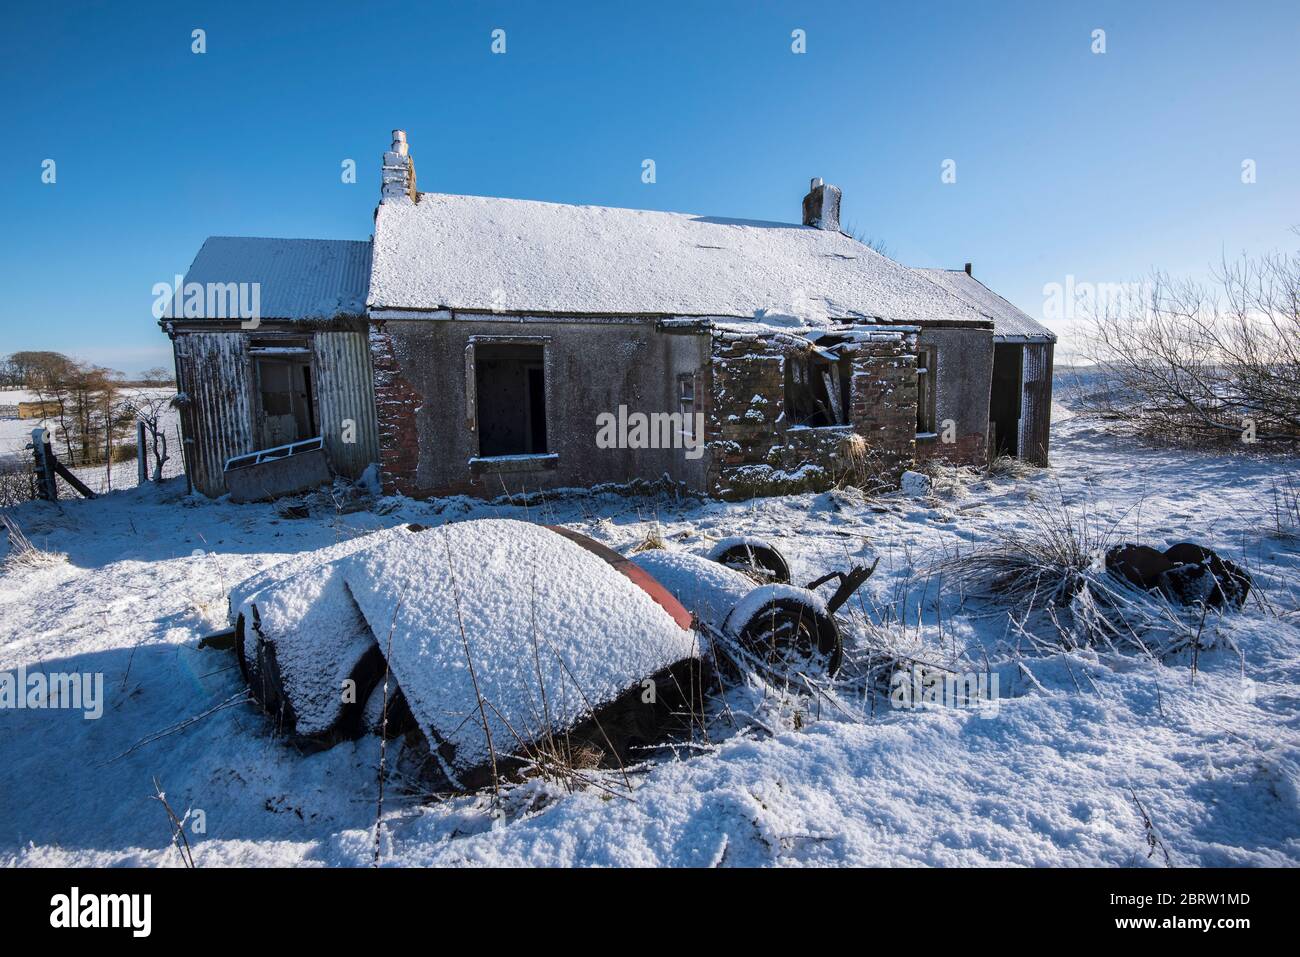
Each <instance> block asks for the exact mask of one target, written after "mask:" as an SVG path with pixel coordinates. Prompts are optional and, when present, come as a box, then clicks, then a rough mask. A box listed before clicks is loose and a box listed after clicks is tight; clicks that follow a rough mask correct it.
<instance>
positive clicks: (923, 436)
mask: <svg viewBox="0 0 1300 957" xmlns="http://www.w3.org/2000/svg"><path fill="white" fill-rule="evenodd" d="M938 437H939V433H938V432H917V433H916V441H918V442H933V441H934V440H935V439H937V438H938Z"/></svg>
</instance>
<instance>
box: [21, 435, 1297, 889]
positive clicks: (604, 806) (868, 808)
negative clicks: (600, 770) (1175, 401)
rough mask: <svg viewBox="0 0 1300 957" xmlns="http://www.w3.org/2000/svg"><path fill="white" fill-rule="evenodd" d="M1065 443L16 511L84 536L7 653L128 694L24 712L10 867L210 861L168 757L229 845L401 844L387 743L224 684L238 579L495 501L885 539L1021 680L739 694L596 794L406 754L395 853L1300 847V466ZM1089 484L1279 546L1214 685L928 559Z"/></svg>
mask: <svg viewBox="0 0 1300 957" xmlns="http://www.w3.org/2000/svg"><path fill="white" fill-rule="evenodd" d="M1053 460H1054V465H1053V467H1052V468H1051V469H1049V470H1045V471H1042V472H1039V473H1036V474H1034V475H1032V476H1030V477H1028V478H1021V479H1012V478H1005V479H993V480H989V481H987V482H983V483H976V484H975V485H973V486H971V487H970V488H969V490H968V492H967V493H966V494H965V495H961V496H958V497H954V498H952V499H944V500H937V501H927V500H922V499H912V498H906V497H904V496H902V495H901V494H895V495H892V496H885V497H882V498H878V499H871V500H866V501H864V500H862V499H861V498H859V497H857V496H855V495H853V494H846V493H827V494H821V495H811V494H810V495H799V496H791V497H786V498H775V499H763V500H757V501H753V502H746V503H736V504H727V503H718V502H700V501H689V502H678V501H675V500H673V499H671V498H667V497H662V498H658V499H636V498H620V497H615V496H612V495H574V496H570V497H560V498H557V499H555V500H552V501H550V502H548V503H547V504H545V505H542V506H537V505H534V506H533V507H531V508H525V507H522V506H508V505H506V506H500V505H491V504H485V503H479V502H475V501H471V500H466V499H444V500H439V501H431V502H415V501H410V500H405V499H388V500H384V501H383V502H382V503H381V506H382V507H381V508H379V509H376V510H374V511H358V512H341V511H338V510H335V509H332V508H327V507H322V506H319V505H318V506H317V507H314V508H313V510H312V513H311V515H310V517H309V518H306V519H290V518H288V517H282V516H281V515H280V514H279V513H277V510H276V509H275V508H274V507H273V506H270V505H258V506H236V505H231V504H228V503H224V502H209V501H206V500H204V499H201V498H189V499H187V498H185V497H184V495H183V485H182V484H180V483H178V482H176V481H173V482H170V483H167V484H166V485H164V486H162V487H161V488H157V487H149V488H145V489H139V490H131V491H126V492H121V493H117V494H115V495H113V496H111V497H107V498H102V499H100V500H97V501H89V502H87V501H71V502H64V503H61V504H58V505H53V504H49V503H33V504H31V505H28V506H23V507H22V508H20V509H17V510H15V511H12V512H11V513H10V514H11V517H12V518H14V519H15V520H16V521H17V522H18V524H19V525H20V526H21V527H22V528H23V530H24V531H25V532H26V533H27V535H28V536H29V537H30V538H31V540H32V541H33V542H34V543H35V544H36V545H37V546H39V547H41V548H44V549H48V550H51V551H55V552H62V553H65V554H66V556H67V558H66V561H58V562H55V563H53V564H47V565H43V566H37V567H28V566H16V565H13V564H12V563H10V564H9V565H8V567H5V568H3V570H2V571H0V672H4V671H9V672H11V673H13V672H15V671H16V670H17V669H18V668H20V667H25V668H26V669H28V671H29V672H34V671H36V670H43V671H45V672H47V673H55V672H78V673H102V674H103V680H104V686H103V687H104V692H103V694H104V706H103V707H104V711H103V716H102V717H101V718H99V719H98V720H86V719H85V718H83V716H82V714H81V713H80V712H77V711H71V710H64V711H56V710H45V711H41V710H12V709H10V710H0V863H5V864H13V863H17V864H27V865H53V864H74V865H107V864H143V865H167V866H175V865H178V864H179V861H180V857H179V855H178V853H177V851H176V850H175V849H174V848H173V847H172V846H171V845H170V843H169V840H170V828H169V825H168V819H167V816H166V811H165V809H164V808H163V806H162V805H161V804H160V803H159V802H158V801H156V800H153V795H154V781H155V780H156V781H157V782H158V785H159V786H160V787H161V788H162V790H163V791H165V792H166V797H167V802H168V804H169V805H170V806H171V807H172V808H174V809H175V810H176V812H177V813H178V814H183V813H184V811H185V810H186V809H190V810H191V812H192V813H191V818H190V820H192V821H194V820H197V819H198V818H199V817H200V815H199V814H198V812H199V811H201V812H202V815H201V817H202V819H203V824H204V830H203V831H202V832H201V833H198V832H196V830H195V829H191V833H190V834H189V840H190V842H191V845H192V847H193V854H194V859H195V862H196V863H197V864H198V865H199V866H214V865H236V864H238V865H257V864H318V865H321V864H323V865H359V864H367V863H369V862H370V861H371V859H372V857H373V855H374V821H375V809H376V765H377V760H378V750H379V747H378V742H377V740H376V739H374V738H367V739H364V740H362V741H360V742H356V743H347V744H343V745H339V746H336V747H335V748H333V749H331V750H328V751H324V752H320V753H316V754H312V755H301V754H298V753H296V752H294V751H293V750H291V749H290V748H288V747H287V746H286V745H285V744H284V743H283V742H282V741H281V740H277V739H276V738H274V737H272V735H271V733H270V729H269V723H268V721H267V720H266V719H265V718H264V717H262V716H261V715H260V714H259V713H257V712H256V711H254V710H253V708H252V707H251V706H250V705H247V704H243V703H239V704H235V705H233V706H229V707H225V708H222V709H220V710H215V711H212V709H214V708H218V706H220V705H222V704H223V703H224V702H227V701H229V700H230V699H232V698H234V697H237V696H239V695H240V694H241V692H242V690H243V689H242V685H241V680H240V677H239V672H238V669H237V668H236V666H235V664H234V661H233V659H232V658H231V657H230V656H229V654H228V653H226V652H218V651H211V650H205V651H199V650H197V648H196V645H197V643H198V640H199V638H200V637H201V636H203V635H204V634H205V633H208V632H210V631H213V630H216V629H217V628H220V627H223V626H224V625H225V616H226V606H227V595H228V593H229V591H230V589H231V587H232V586H233V585H234V584H235V583H237V582H238V581H240V580H241V579H243V578H244V577H246V576H248V575H251V574H253V573H254V572H257V571H259V570H261V569H264V568H266V567H268V566H270V565H271V564H273V563H275V562H277V561H279V560H282V559H283V558H285V557H286V556H288V555H291V554H293V553H296V552H298V551H300V550H303V549H308V548H315V547H319V546H323V545H326V544H330V543H333V542H336V541H339V540H342V539H345V538H350V537H354V536H358V535H364V534H366V533H368V532H370V531H373V530H375V529H379V528H387V527H392V526H394V525H396V524H398V523H402V522H412V521H414V522H420V523H423V524H428V525H432V524H437V523H440V522H448V521H456V520H461V519H465V518H473V517H488V516H493V517H512V518H527V519H531V520H534V521H537V520H545V521H547V522H560V523H564V524H566V525H569V526H571V527H573V528H575V529H578V530H580V531H582V532H585V533H586V534H588V535H591V536H592V537H594V538H596V539H598V540H600V541H603V542H605V543H607V544H609V545H611V546H613V547H615V548H617V549H620V550H622V551H624V552H626V551H628V550H630V549H631V548H632V547H634V546H635V545H636V544H637V543H639V542H642V541H643V540H644V539H645V538H646V537H647V535H648V534H650V533H651V532H652V531H653V530H655V528H656V526H657V527H658V529H659V530H660V531H661V533H662V535H663V537H664V540H665V541H666V542H667V544H668V545H669V547H675V548H689V549H692V550H703V549H705V548H707V546H708V544H709V543H710V542H711V541H713V540H716V539H720V538H723V537H726V536H731V535H741V534H743V535H759V536H764V537H767V538H769V539H772V540H774V541H775V542H776V543H777V544H778V545H779V546H780V547H781V549H782V550H783V551H784V552H785V553H786V555H787V556H788V557H789V558H790V559H791V564H792V566H793V571H794V578H795V580H796V581H806V580H808V579H810V578H812V577H814V575H815V574H817V573H820V572H821V571H823V570H824V569H826V568H827V567H830V566H843V564H844V563H845V561H846V560H847V559H862V558H868V557H870V556H873V555H878V556H879V557H880V559H881V561H880V568H879V570H878V571H877V573H876V574H875V576H874V577H873V578H872V579H870V580H869V581H868V583H867V585H866V586H865V588H864V593H865V604H864V606H861V607H862V609H863V611H865V612H866V613H867V617H868V618H870V619H873V620H875V621H877V622H879V621H880V620H881V617H882V616H885V615H887V614H888V611H889V610H891V609H892V610H893V612H894V613H895V614H897V613H898V611H899V610H900V609H901V610H902V612H903V616H904V617H905V620H906V621H907V622H908V625H907V626H906V628H907V631H906V634H905V635H901V636H900V637H901V639H902V640H910V641H916V640H917V636H918V635H919V636H920V639H919V640H920V641H921V642H922V645H921V646H920V648H919V649H914V653H916V654H917V657H924V658H926V659H927V660H936V661H952V660H954V656H955V655H956V654H957V653H958V652H961V653H963V657H961V660H963V661H967V662H977V663H979V670H981V671H983V670H985V668H988V669H990V670H992V671H995V672H996V673H997V674H998V675H999V676H1000V677H1001V678H1003V679H1004V680H1003V681H1002V683H1001V687H1000V693H1001V696H1002V697H1001V698H1000V700H999V701H998V707H997V708H996V710H995V711H991V710H985V711H983V712H981V711H980V710H965V709H957V708H945V707H936V708H929V709H925V710H906V709H895V708H891V707H890V704H889V701H888V699H887V698H886V697H883V696H881V697H877V698H876V699H875V700H874V701H860V700H859V701H856V702H849V701H847V700H846V701H845V702H843V704H842V706H841V705H833V704H831V703H830V702H827V703H825V704H819V703H818V702H814V701H810V700H808V699H799V698H786V699H784V700H782V699H780V698H779V697H776V696H773V697H771V698H770V699H769V700H767V701H761V700H757V699H753V698H752V696H751V699H749V701H748V704H749V705H750V706H751V707H749V709H748V712H747V713H745V712H744V709H742V708H741V704H743V702H737V708H738V709H739V713H736V714H733V715H732V716H731V718H732V720H731V721H729V720H727V719H726V717H725V716H724V715H722V714H721V713H719V714H718V715H715V717H714V720H713V723H712V725H711V726H710V729H709V737H710V740H709V741H707V742H705V741H697V742H696V743H695V744H694V745H693V746H690V747H681V748H678V749H677V750H676V752H672V751H660V752H657V753H654V754H651V755H648V756H647V761H646V762H645V763H644V764H643V765H641V766H639V767H638V768H636V769H635V770H634V772H633V773H632V775H631V779H632V785H633V790H632V791H631V792H630V793H627V792H621V793H619V792H620V791H621V779H619V777H618V775H617V773H615V774H613V775H611V776H610V777H609V779H608V780H609V787H607V788H603V787H588V788H586V789H583V790H578V791H576V792H573V793H570V792H569V791H567V790H566V789H565V788H564V787H563V786H561V785H560V784H556V783H552V782H547V781H542V780H534V781H532V782H530V783H528V784H525V785H521V786H517V787H514V788H512V789H510V790H509V791H508V792H507V793H506V794H505V796H504V798H503V799H502V800H501V802H500V804H499V805H497V806H496V807H494V804H493V799H492V797H491V795H489V794H483V795H478V796H467V797H456V798H451V799H446V800H439V801H435V802H433V803H426V802H423V801H421V800H419V799H418V798H417V797H416V796H414V795H412V794H410V793H407V792H405V791H404V790H403V788H402V783H401V781H400V780H398V781H394V780H392V779H390V781H389V783H388V787H387V794H386V799H385V802H384V817H383V828H382V835H383V836H382V841H381V847H380V852H381V860H382V861H383V862H384V863H387V864H407V865H451V864H478V865H482V864H539V865H584V864H595V865H601V864H611V865H618V864H639V865H712V864H721V865H724V866H731V865H771V864H777V865H782V864H806V865H808V864H811V865H825V864H863V865H871V864H909V865H910V864H920V865H986V864H994V865H1160V866H1163V865H1164V864H1165V861H1166V857H1165V855H1166V854H1167V855H1168V861H1169V862H1171V863H1172V864H1175V865H1263V864H1272V865H1293V864H1296V863H1297V862H1300V628H1298V627H1297V625H1298V624H1300V611H1298V602H1297V594H1296V590H1295V586H1294V580H1295V577H1296V575H1297V572H1300V553H1298V551H1297V544H1296V542H1295V540H1292V539H1286V538H1280V537H1276V536H1275V535H1273V534H1272V531H1271V526H1272V517H1271V514H1270V513H1271V505H1272V493H1271V489H1272V486H1273V484H1274V482H1275V481H1276V480H1277V479H1278V478H1279V477H1280V476H1281V475H1282V474H1283V473H1284V472H1285V470H1286V469H1287V467H1288V466H1289V465H1290V466H1291V467H1292V468H1294V465H1293V464H1292V463H1287V462H1283V461H1280V460H1277V459H1266V458H1260V457H1252V456H1247V455H1239V456H1224V455H1217V454H1214V455H1212V454H1191V453H1185V452H1171V451H1160V450H1151V449H1144V448H1141V447H1138V446H1136V445H1133V444H1130V443H1128V442H1126V441H1124V440H1119V439H1116V438H1113V437H1111V436H1109V435H1106V434H1104V433H1102V432H1101V431H1099V430H1098V429H1097V428H1096V427H1094V426H1092V425H1090V424H1089V423H1087V422H1085V421H1082V420H1079V419H1070V418H1068V417H1066V416H1065V415H1061V416H1059V417H1058V421H1057V423H1056V425H1055V426H1054V431H1053ZM1057 496H1060V497H1061V498H1062V499H1063V500H1064V501H1065V502H1066V503H1067V504H1068V505H1070V506H1071V507H1074V508H1082V507H1085V506H1086V507H1087V508H1088V509H1089V510H1091V511H1093V512H1095V513H1096V514H1099V515H1103V516H1104V515H1113V516H1117V517H1118V516H1124V518H1123V522H1124V528H1125V529H1126V535H1125V538H1127V539H1129V540H1139V541H1144V542H1146V543H1149V544H1152V545H1157V546H1164V545H1169V544H1173V543H1174V542H1177V541H1181V540H1185V539H1191V540H1196V541H1200V542H1203V543H1205V544H1207V545H1209V546H1211V547H1213V548H1216V549H1218V550H1219V551H1220V552H1221V553H1222V554H1223V555H1224V556H1226V557H1230V558H1232V559H1233V560H1234V561H1237V562H1238V563H1240V564H1242V565H1244V566H1247V567H1248V568H1249V569H1250V571H1251V573H1252V574H1253V575H1254V577H1255V583H1256V587H1257V591H1258V592H1259V595H1260V599H1261V600H1259V601H1256V600H1254V599H1252V600H1251V602H1250V603H1249V604H1248V605H1247V606H1246V608H1245V610H1244V611H1242V612H1241V613H1239V614H1231V615H1227V616H1225V617H1224V618H1223V619H1222V620H1218V619H1217V617H1216V616H1211V617H1212V618H1213V619H1214V620H1211V621H1209V622H1207V625H1206V627H1207V628H1209V629H1217V630H1218V631H1219V632H1221V633H1222V634H1223V635H1224V636H1225V637H1226V638H1228V639H1230V640H1231V642H1232V643H1235V645H1236V647H1237V650H1236V651H1234V650H1231V648H1229V647H1224V648H1222V649H1221V650H1215V651H1209V652H1203V653H1201V655H1200V656H1199V660H1198V662H1197V672H1196V676H1195V681H1194V682H1193V672H1192V667H1191V662H1190V659H1189V658H1187V657H1185V656H1184V657H1179V658H1175V659H1172V660H1168V661H1166V662H1164V663H1159V662H1156V661H1153V660H1150V659H1149V658H1147V657H1143V656H1141V655H1139V654H1130V653H1123V654H1120V653H1097V652H1092V651H1086V652H1085V651H1076V652H1072V653H1065V652H1058V653H1047V652H1037V653H1030V652H1028V651H1027V650H1026V649H1025V647H1024V642H1017V640H1016V637H1015V635H1014V629H1013V628H1011V627H1010V622H1009V619H1008V616H1007V614H1006V613H1005V611H1003V610H1001V609H999V608H998V606H995V605H990V604H987V603H981V602H979V601H974V600H968V601H967V602H965V603H964V604H962V603H961V602H959V601H958V599H957V597H956V596H954V595H952V594H949V593H947V592H945V591H944V590H943V589H942V586H941V584H939V583H938V582H936V581H935V578H934V576H932V575H930V574H929V573H928V571H927V569H928V566H929V564H930V563H931V562H932V561H934V560H936V559H938V558H940V557H941V556H943V555H945V554H950V553H951V552H952V551H953V550H954V549H957V548H969V547H971V546H972V545H978V544H980V543H982V542H987V541H989V540H990V538H991V537H992V536H994V535H996V534H997V533H998V532H999V531H1001V530H1005V529H1007V528H1011V527H1016V526H1019V525H1023V524H1024V523H1025V522H1026V520H1027V519H1026V517H1025V513H1024V509H1025V506H1026V505H1027V504H1028V503H1030V502H1032V501H1036V500H1037V501H1052V500H1054V499H1055V498H1056V497H1057ZM918 615H919V618H920V624H919V626H918V624H917V621H918ZM849 630H850V642H851V644H852V645H853V646H854V647H853V648H851V651H854V652H856V653H861V652H862V651H863V647H862V644H863V642H865V641H867V640H868V639H869V636H870V635H876V634H879V633H880V629H874V630H872V629H867V628H865V627H863V620H862V617H861V615H859V619H858V621H857V622H856V623H854V624H853V625H852V626H851V628H850V629H849ZM893 630H894V631H895V632H896V633H897V632H899V629H898V628H897V626H895V627H894V629H893ZM1017 644H1019V645H1020V646H1021V647H1020V650H1019V651H1017V650H1016V645H1017ZM209 711H212V713H210V714H207V715H206V716H204V717H202V718H200V719H199V720H197V721H194V722H192V723H189V724H184V723H185V722H186V721H187V720H188V719H191V718H193V717H195V716H199V715H202V714H204V713H205V712H209ZM177 725H182V726H181V727H179V728H177V727H176V726H177ZM168 729H173V730H171V733H168V734H166V735H165V736H162V737H158V738H157V739H156V740H150V738H151V736H153V735H157V734H158V733H159V732H163V731H166V730H168ZM393 758H394V755H393V753H392V750H391V746H390V752H389V755H388V760H389V766H390V767H391V766H392V762H393ZM1144 816H1146V817H1148V818H1149V820H1150V827H1148V826H1147V825H1146V824H1145V823H1144V820H1143V818H1144ZM1153 842H1154V843H1153Z"/></svg>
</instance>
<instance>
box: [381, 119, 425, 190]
mask: <svg viewBox="0 0 1300 957" xmlns="http://www.w3.org/2000/svg"><path fill="white" fill-rule="evenodd" d="M415 197H416V191H415V161H414V160H412V159H411V155H410V153H409V152H408V148H407V145H406V130H393V145H392V146H391V147H389V149H388V151H387V152H386V153H384V169H383V186H382V188H381V192H380V197H379V201H380V202H381V203H403V202H406V203H409V202H414V201H415Z"/></svg>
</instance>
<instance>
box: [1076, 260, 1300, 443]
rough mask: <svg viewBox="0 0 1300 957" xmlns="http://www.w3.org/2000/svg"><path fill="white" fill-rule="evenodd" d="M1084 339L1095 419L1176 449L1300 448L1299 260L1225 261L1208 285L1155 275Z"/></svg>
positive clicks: (1090, 321)
mask: <svg viewBox="0 0 1300 957" xmlns="http://www.w3.org/2000/svg"><path fill="white" fill-rule="evenodd" d="M1083 333H1084V341H1085V346H1084V348H1083V354H1084V356H1085V357H1086V358H1087V359H1089V360H1090V361H1091V362H1092V363H1093V364H1094V365H1095V366H1096V372H1097V375H1098V377H1099V378H1100V380H1101V382H1100V383H1098V384H1097V385H1098V387H1097V388H1094V389H1093V390H1092V392H1091V394H1090V398H1091V399H1092V403H1093V408H1092V411H1095V412H1099V413H1101V414H1103V415H1105V416H1107V417H1109V418H1112V419H1114V420H1116V421H1119V422H1122V423H1123V424H1125V425H1127V426H1129V427H1130V428H1131V429H1132V430H1133V431H1135V432H1137V433H1140V434H1143V435H1146V436H1149V437H1155V438H1160V439H1163V440H1167V441H1173V442H1179V443H1204V442H1207V441H1210V442H1247V443H1252V442H1262V443H1272V444H1279V445H1285V446H1294V445H1295V444H1296V443H1297V442H1300V252H1296V253H1274V254H1270V255H1264V256H1257V257H1247V256H1243V257H1241V258H1240V259H1238V260H1235V261H1229V260H1227V259H1226V258H1225V259H1224V260H1223V261H1222V262H1221V263H1220V265H1219V266H1218V267H1217V268H1216V269H1215V271H1214V282H1213V283H1212V284H1204V283H1198V282H1193V281H1190V280H1175V279H1172V278H1171V277H1169V276H1168V275H1166V274H1164V273H1156V274H1154V275H1153V276H1152V279H1151V282H1150V284H1149V287H1148V288H1147V289H1146V291H1145V293H1144V295H1143V296H1142V297H1141V298H1140V301H1136V302H1126V303H1123V304H1121V305H1120V306H1118V307H1115V306H1114V305H1112V306H1111V307H1110V308H1105V307H1103V308H1099V309H1098V310H1097V311H1096V313H1095V314H1094V315H1092V316H1089V317H1087V318H1085V320H1084V322H1083Z"/></svg>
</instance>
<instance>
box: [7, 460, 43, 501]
mask: <svg viewBox="0 0 1300 957" xmlns="http://www.w3.org/2000/svg"><path fill="white" fill-rule="evenodd" d="M38 490H39V486H38V484H37V479H36V469H35V467H34V465H33V464H32V462H31V458H30V456H23V457H13V458H0V508H10V507H12V506H14V505H21V504H22V503H23V502H31V501H34V500H35V499H36V498H37V497H38V496H37V491H38Z"/></svg>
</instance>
